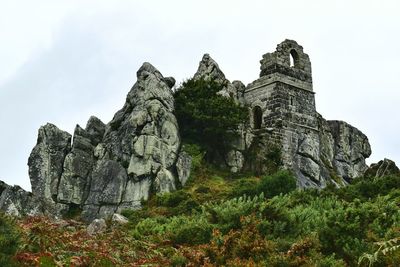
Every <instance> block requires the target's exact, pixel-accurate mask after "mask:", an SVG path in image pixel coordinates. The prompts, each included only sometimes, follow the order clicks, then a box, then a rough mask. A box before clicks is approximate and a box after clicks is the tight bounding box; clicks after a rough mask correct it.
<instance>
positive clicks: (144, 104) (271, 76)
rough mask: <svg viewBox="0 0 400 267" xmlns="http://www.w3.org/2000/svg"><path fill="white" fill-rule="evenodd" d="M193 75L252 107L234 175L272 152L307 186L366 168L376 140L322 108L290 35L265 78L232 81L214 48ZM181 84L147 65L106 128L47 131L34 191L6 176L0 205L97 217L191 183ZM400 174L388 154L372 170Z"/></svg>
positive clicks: (32, 170) (237, 146) (40, 143)
mask: <svg viewBox="0 0 400 267" xmlns="http://www.w3.org/2000/svg"><path fill="white" fill-rule="evenodd" d="M290 58H292V60H290ZM194 79H205V80H214V81H216V82H218V83H221V84H222V85H223V88H224V89H223V90H221V91H220V92H218V93H219V94H221V95H222V96H224V97H230V98H233V99H235V101H236V102H237V103H239V104H241V105H245V106H247V107H248V108H249V114H250V120H249V121H248V123H247V124H245V125H241V126H240V127H239V129H237V131H238V133H239V138H237V140H235V142H233V143H232V144H231V149H230V151H228V153H226V155H225V159H224V162H223V164H224V165H225V166H226V167H228V168H229V169H230V170H231V171H232V172H240V171H243V170H249V171H253V172H260V173H263V172H266V171H269V169H268V168H270V164H269V161H271V154H273V155H274V157H279V158H278V159H276V160H277V161H278V162H279V163H282V165H283V166H282V167H284V168H287V169H290V170H292V171H293V172H294V173H295V175H296V176H297V179H298V185H299V186H300V187H324V186H326V185H327V184H328V183H333V184H335V185H337V186H343V185H346V184H347V183H348V182H350V181H351V179H353V178H355V177H358V176H361V175H364V173H365V172H366V170H367V169H368V166H367V165H366V163H365V159H366V158H368V157H369V156H370V154H371V148H370V145H369V142H368V138H367V137H366V136H365V135H364V134H363V133H362V132H361V131H359V130H358V129H357V128H355V127H353V126H351V125H349V124H347V123H345V122H343V121H328V120H325V119H324V118H323V117H322V116H321V115H320V114H318V113H317V111H316V109H315V98H314V94H315V92H314V91H313V86H312V74H311V62H310V59H309V57H308V55H307V54H305V53H304V51H303V47H301V46H300V45H298V44H297V43H296V42H295V41H292V40H285V41H284V42H282V43H280V44H279V45H278V46H277V49H276V51H275V52H273V53H267V54H265V55H264V56H263V58H262V60H261V72H260V78H259V79H257V80H256V81H254V82H252V83H250V84H249V85H247V86H245V85H244V84H243V83H242V82H240V81H233V82H230V81H229V80H228V79H226V77H225V75H224V73H223V72H222V71H221V69H220V68H219V66H218V64H217V63H216V62H215V61H214V60H213V59H212V58H211V57H210V55H208V54H205V55H204V56H203V58H202V60H201V61H200V64H199V67H198V70H197V72H196V73H195V74H194ZM174 84H175V79H174V78H172V77H163V76H162V75H161V73H160V72H159V71H158V70H157V69H156V68H154V67H153V66H152V65H151V64H149V63H144V64H143V65H142V67H141V68H140V69H139V70H138V72H137V82H136V83H135V84H134V85H133V87H132V89H131V90H130V92H129V93H128V95H127V98H126V103H125V105H124V106H123V107H122V109H121V110H119V111H118V112H117V113H116V114H115V115H114V118H113V119H112V120H111V122H109V123H108V124H104V123H103V122H101V121H100V120H99V119H98V118H96V117H91V118H90V119H89V121H88V123H87V125H86V127H85V128H82V127H80V126H79V125H77V126H76V128H75V131H74V135H73V138H72V136H71V135H70V134H69V133H67V132H64V131H62V130H60V129H58V128H57V127H56V126H54V125H52V124H46V125H45V126H42V127H40V129H39V134H38V139H37V144H36V146H35V147H34V148H33V150H32V153H31V155H30V157H29V160H28V165H29V176H30V180H31V184H32V193H28V192H26V191H24V190H23V189H21V188H20V187H18V186H9V185H6V184H4V183H2V182H0V209H2V210H4V211H6V212H7V213H10V214H13V215H16V216H21V215H35V214H47V215H52V216H61V215H62V214H65V213H67V212H69V211H81V217H82V219H84V220H86V221H91V220H93V219H95V218H105V217H108V218H111V217H112V215H113V214H115V213H118V212H120V211H121V210H123V209H136V208H139V207H140V205H141V201H142V200H146V199H148V198H149V196H150V195H151V194H157V193H165V192H170V191H173V190H176V189H177V188H179V187H181V186H183V185H184V184H185V183H186V182H187V179H188V178H189V176H190V169H191V157H190V156H189V155H188V154H187V153H185V152H184V151H181V140H180V136H179V127H178V124H177V120H176V118H175V115H174V98H173V95H172V87H173V86H174ZM71 140H72V142H71ZM277 151H279V153H277ZM399 172H400V171H399V169H398V168H397V167H396V165H395V164H394V162H392V161H390V160H387V159H385V160H384V161H381V162H379V163H378V164H376V165H372V166H371V168H369V169H368V171H367V173H366V175H368V176H374V177H380V176H384V175H388V174H398V173H399ZM114 217H115V216H114Z"/></svg>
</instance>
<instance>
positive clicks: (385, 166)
mask: <svg viewBox="0 0 400 267" xmlns="http://www.w3.org/2000/svg"><path fill="white" fill-rule="evenodd" d="M390 175H400V169H399V168H398V167H397V166H396V163H395V162H394V161H392V160H390V159H386V158H385V159H383V160H380V161H379V162H378V163H373V164H371V166H370V167H369V168H368V169H367V170H366V172H365V176H366V177H384V176H390Z"/></svg>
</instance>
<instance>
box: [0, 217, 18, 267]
mask: <svg viewBox="0 0 400 267" xmlns="http://www.w3.org/2000/svg"><path fill="white" fill-rule="evenodd" d="M18 245H19V231H18V230H17V228H16V226H15V221H13V220H12V219H11V218H9V217H8V216H6V215H5V214H4V213H2V212H0V266H15V264H14V263H13V261H12V259H11V257H12V256H14V254H15V253H16V251H17V249H18Z"/></svg>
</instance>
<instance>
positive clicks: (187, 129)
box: [174, 79, 248, 157]
mask: <svg viewBox="0 0 400 267" xmlns="http://www.w3.org/2000/svg"><path fill="white" fill-rule="evenodd" d="M223 88H224V85H223V84H221V83H217V82H215V81H205V80H203V79H199V80H194V79H190V80H187V81H186V82H184V83H183V84H182V86H181V87H179V88H178V89H177V91H176V92H175V94H174V97H175V114H176V117H177V120H178V124H179V126H180V133H181V135H182V138H183V140H185V141H187V142H191V143H195V144H199V145H200V146H201V147H204V148H205V150H206V152H207V154H208V156H211V157H212V156H214V155H215V154H218V153H224V152H225V151H226V150H227V147H229V146H230V145H231V143H232V141H233V140H234V138H236V137H237V136H238V134H237V131H236V130H237V128H238V126H239V125H240V124H242V123H244V122H245V121H246V120H247V118H248V110H247V108H246V107H242V106H240V105H238V104H237V103H236V102H235V101H234V99H232V98H227V97H223V96H221V95H219V94H217V92H219V91H221V90H222V89H223Z"/></svg>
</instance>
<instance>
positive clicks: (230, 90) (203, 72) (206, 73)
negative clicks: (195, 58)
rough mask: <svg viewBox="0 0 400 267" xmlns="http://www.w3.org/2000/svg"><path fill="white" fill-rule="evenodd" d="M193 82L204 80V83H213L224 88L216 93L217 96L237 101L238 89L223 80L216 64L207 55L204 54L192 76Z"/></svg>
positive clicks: (222, 74)
mask: <svg viewBox="0 0 400 267" xmlns="http://www.w3.org/2000/svg"><path fill="white" fill-rule="evenodd" d="M193 78H194V79H195V80H198V79H204V80H206V81H215V82H217V83H220V84H222V85H223V86H224V88H223V89H222V90H221V91H219V92H218V94H220V95H222V96H225V97H231V98H234V99H238V89H237V88H236V87H235V86H234V85H232V83H231V82H230V81H229V80H228V79H226V78H225V74H224V73H223V72H222V71H221V69H220V68H219V66H218V64H217V62H215V60H214V59H212V58H211V57H210V55H209V54H204V55H203V58H202V59H201V61H200V63H199V67H198V69H197V71H196V73H195V74H194V76H193Z"/></svg>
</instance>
